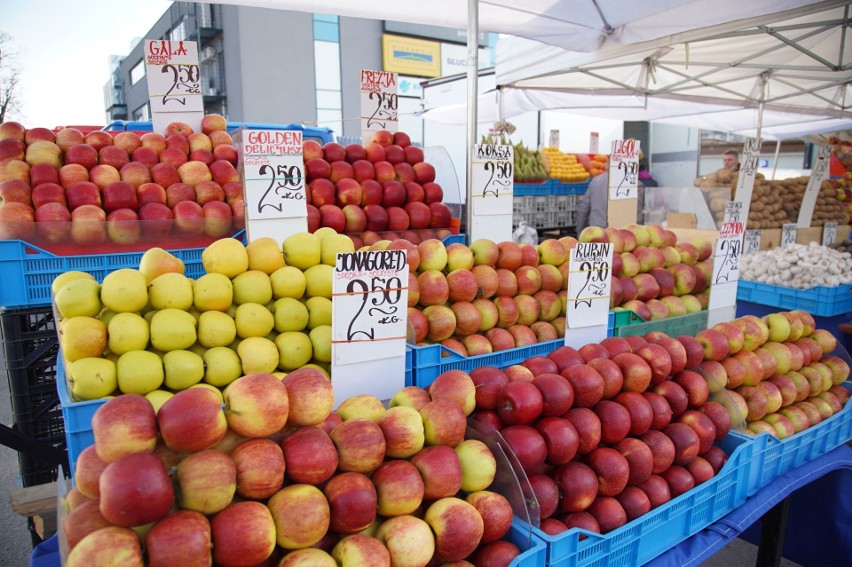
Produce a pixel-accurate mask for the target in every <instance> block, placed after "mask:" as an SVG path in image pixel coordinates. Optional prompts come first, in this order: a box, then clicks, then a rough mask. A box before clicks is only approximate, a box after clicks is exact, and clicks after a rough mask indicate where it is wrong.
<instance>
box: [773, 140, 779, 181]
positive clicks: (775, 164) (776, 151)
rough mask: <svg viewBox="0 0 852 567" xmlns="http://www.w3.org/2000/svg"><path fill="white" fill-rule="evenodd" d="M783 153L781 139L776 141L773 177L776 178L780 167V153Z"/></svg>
mask: <svg viewBox="0 0 852 567" xmlns="http://www.w3.org/2000/svg"><path fill="white" fill-rule="evenodd" d="M780 153H781V140H778V141H777V142H775V159H773V160H772V179H773V180H774V179H775V171H776V170H777V169H778V154H780Z"/></svg>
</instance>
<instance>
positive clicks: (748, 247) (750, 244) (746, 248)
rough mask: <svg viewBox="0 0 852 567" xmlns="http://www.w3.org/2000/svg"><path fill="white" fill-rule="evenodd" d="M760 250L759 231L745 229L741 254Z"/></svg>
mask: <svg viewBox="0 0 852 567" xmlns="http://www.w3.org/2000/svg"><path fill="white" fill-rule="evenodd" d="M759 251H760V231H759V230H756V229H755V230H747V231H745V240H744V241H743V254H754V253H755V252H759Z"/></svg>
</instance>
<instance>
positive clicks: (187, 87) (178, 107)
mask: <svg viewBox="0 0 852 567" xmlns="http://www.w3.org/2000/svg"><path fill="white" fill-rule="evenodd" d="M145 74H146V75H147V83H148V99H149V101H150V103H151V118H152V121H153V123H154V131H155V132H159V133H163V132H164V131H165V129H166V126H168V125H169V123H171V122H185V123H187V124H189V126H191V127H192V128H193V129H194V130H199V131H200V130H201V119H202V118H203V117H204V100H203V98H202V96H201V70H200V67H199V66H198V44H197V43H195V42H194V41H166V40H150V39H149V40H145Z"/></svg>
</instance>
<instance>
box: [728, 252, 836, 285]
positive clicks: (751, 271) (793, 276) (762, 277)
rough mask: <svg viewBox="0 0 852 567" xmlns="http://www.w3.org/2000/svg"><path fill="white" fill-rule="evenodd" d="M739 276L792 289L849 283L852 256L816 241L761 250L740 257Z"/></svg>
mask: <svg viewBox="0 0 852 567" xmlns="http://www.w3.org/2000/svg"><path fill="white" fill-rule="evenodd" d="M740 277H741V278H742V279H744V280H751V281H757V282H761V283H768V284H772V285H782V286H784V287H790V288H794V289H808V288H812V287H816V286H827V287H836V286H839V285H848V284H852V254H850V253H849V252H839V251H837V250H834V249H833V248H828V247H827V246H822V245H821V244H818V243H816V242H811V243H810V244H807V245H804V244H792V245H790V246H788V247H786V248H780V247H778V248H772V249H769V250H761V251H760V252H757V253H754V254H746V255H744V256H742V257H741V258H740Z"/></svg>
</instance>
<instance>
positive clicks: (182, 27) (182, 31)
mask: <svg viewBox="0 0 852 567" xmlns="http://www.w3.org/2000/svg"><path fill="white" fill-rule="evenodd" d="M169 39H170V40H172V41H183V40H185V39H186V19H183V20H181V21H180V23H179V24H178V25H176V26H175V27H173V28H172V30H171V31H170V32H169Z"/></svg>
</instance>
